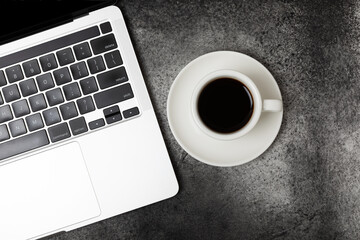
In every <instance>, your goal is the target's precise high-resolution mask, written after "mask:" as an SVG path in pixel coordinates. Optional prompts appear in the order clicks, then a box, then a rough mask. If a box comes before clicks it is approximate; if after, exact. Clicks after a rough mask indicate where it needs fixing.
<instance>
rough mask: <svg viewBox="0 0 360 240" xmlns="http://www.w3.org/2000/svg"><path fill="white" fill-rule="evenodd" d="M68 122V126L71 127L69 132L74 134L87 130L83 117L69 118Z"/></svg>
mask: <svg viewBox="0 0 360 240" xmlns="http://www.w3.org/2000/svg"><path fill="white" fill-rule="evenodd" d="M69 124H70V128H71V132H72V134H73V135H74V136H76V135H79V134H81V133H85V132H87V131H88V128H87V125H86V122H85V118H84V117H80V118H77V119H74V120H71V121H70V122H69Z"/></svg>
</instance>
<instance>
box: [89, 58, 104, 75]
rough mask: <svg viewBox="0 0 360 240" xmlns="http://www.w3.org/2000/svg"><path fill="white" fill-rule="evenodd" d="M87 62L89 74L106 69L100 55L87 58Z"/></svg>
mask: <svg viewBox="0 0 360 240" xmlns="http://www.w3.org/2000/svg"><path fill="white" fill-rule="evenodd" d="M87 63H88V66H89V69H90V73H91V74H96V73H99V72H102V71H104V70H105V69H106V67H105V63H104V60H103V58H102V56H97V57H94V58H91V59H89V60H87Z"/></svg>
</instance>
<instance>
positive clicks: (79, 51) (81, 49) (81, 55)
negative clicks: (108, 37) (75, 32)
mask: <svg viewBox="0 0 360 240" xmlns="http://www.w3.org/2000/svg"><path fill="white" fill-rule="evenodd" d="M74 52H75V56H76V59H77V60H82V59H85V58H88V57H91V50H90V47H89V44H88V43H87V42H84V43H80V44H78V45H76V46H74Z"/></svg>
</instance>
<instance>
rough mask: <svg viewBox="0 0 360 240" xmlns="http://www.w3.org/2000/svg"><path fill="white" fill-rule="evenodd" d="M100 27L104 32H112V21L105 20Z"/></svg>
mask: <svg viewBox="0 0 360 240" xmlns="http://www.w3.org/2000/svg"><path fill="white" fill-rule="evenodd" d="M100 29H101V32H102V34H105V33H109V32H111V31H112V28H111V24H110V22H105V23H102V24H100Z"/></svg>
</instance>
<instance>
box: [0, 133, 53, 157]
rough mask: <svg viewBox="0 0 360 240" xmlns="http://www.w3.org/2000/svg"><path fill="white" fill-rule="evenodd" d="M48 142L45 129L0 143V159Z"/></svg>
mask: <svg viewBox="0 0 360 240" xmlns="http://www.w3.org/2000/svg"><path fill="white" fill-rule="evenodd" d="M47 144H49V139H48V137H47V134H46V132H45V130H41V131H38V132H35V133H31V134H29V135H25V136H23V137H20V138H16V139H14V140H11V141H8V142H5V143H2V144H0V160H2V159H5V158H8V157H12V156H15V155H18V154H20V153H24V152H27V151H30V150H32V149H36V148H39V147H42V146H45V145H47Z"/></svg>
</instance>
